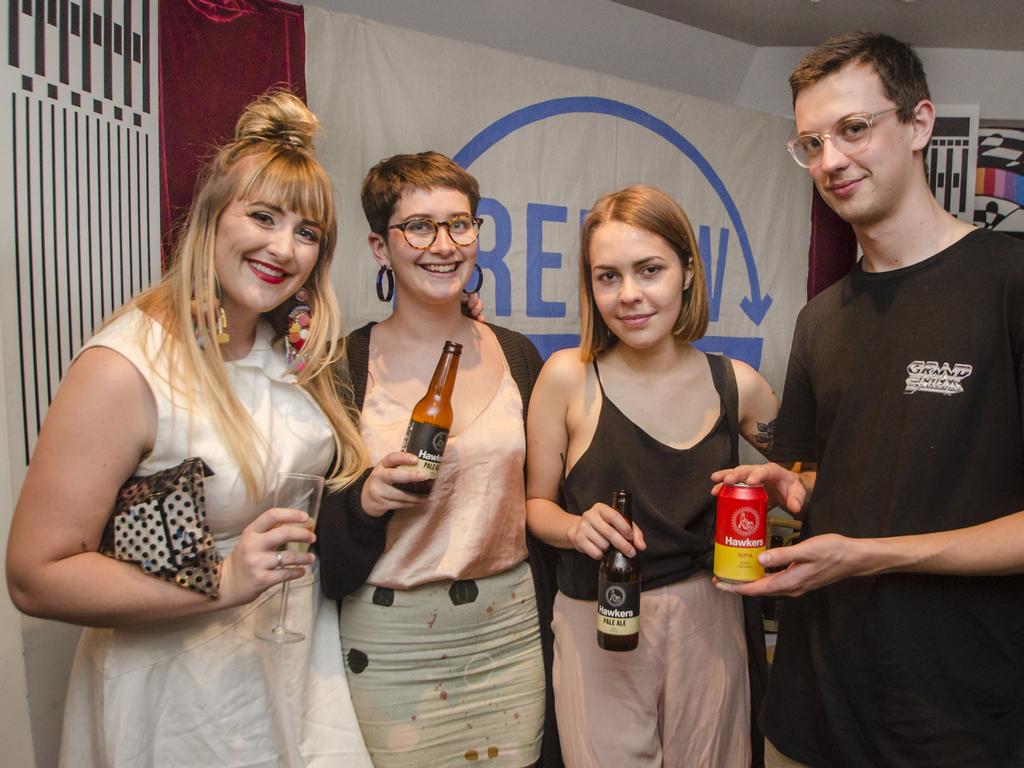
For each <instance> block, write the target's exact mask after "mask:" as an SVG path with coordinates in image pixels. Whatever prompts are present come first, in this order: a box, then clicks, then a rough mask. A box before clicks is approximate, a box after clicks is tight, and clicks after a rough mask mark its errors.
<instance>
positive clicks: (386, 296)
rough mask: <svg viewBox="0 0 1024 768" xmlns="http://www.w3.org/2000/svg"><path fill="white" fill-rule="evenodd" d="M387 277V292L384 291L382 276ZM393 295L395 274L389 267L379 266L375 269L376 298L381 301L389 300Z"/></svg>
mask: <svg viewBox="0 0 1024 768" xmlns="http://www.w3.org/2000/svg"><path fill="white" fill-rule="evenodd" d="M385 275H386V276H387V278H388V292H387V293H386V294H385V293H384V276H385ZM394 295H395V275H394V273H393V272H392V271H391V267H381V268H380V269H378V270H377V298H378V299H380V300H381V301H391V297H392V296H394Z"/></svg>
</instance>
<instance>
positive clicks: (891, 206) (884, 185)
mask: <svg viewBox="0 0 1024 768" xmlns="http://www.w3.org/2000/svg"><path fill="white" fill-rule="evenodd" d="M929 104H930V102H929ZM894 106H895V104H894V103H893V102H892V100H891V99H889V98H888V97H887V96H886V94H885V89H884V87H883V85H882V81H881V79H880V78H879V76H878V74H877V73H876V72H875V70H874V69H873V68H872V67H871V66H870V65H869V64H863V63H859V62H855V63H852V64H847V65H846V66H844V67H843V68H842V69H840V70H838V71H837V72H835V73H834V74H831V75H828V76H827V77H824V78H822V79H821V80H819V81H818V82H816V83H814V84H813V85H810V86H808V87H806V88H805V89H803V90H802V91H800V94H799V95H798V96H797V98H796V104H795V107H794V109H795V113H796V128H797V132H798V133H804V132H814V133H819V134H823V133H827V132H829V131H830V130H831V129H832V126H834V125H835V124H836V123H837V122H838V121H839V120H841V119H843V118H845V117H847V116H849V115H853V114H858V113H871V112H881V111H883V110H887V109H889V108H890V107H894ZM930 134H931V124H930V123H929V124H928V125H927V126H924V125H923V124H922V121H921V120H919V119H917V118H916V117H915V118H913V119H911V121H910V122H909V123H901V122H900V121H899V120H898V119H897V117H896V113H895V112H890V113H888V114H885V115H881V116H879V117H878V118H877V119H876V121H875V124H874V125H873V127H872V128H871V136H870V140H869V141H868V143H867V147H866V148H864V149H861V150H858V151H857V152H855V153H853V154H850V155H844V154H843V153H842V152H840V151H839V150H837V149H836V148H835V145H834V144H833V143H832V142H831V140H828V139H826V140H825V142H824V145H823V149H822V154H821V162H820V164H819V165H817V166H816V167H814V168H811V169H809V170H810V174H811V178H812V179H813V180H814V184H815V186H816V187H817V188H818V192H819V193H820V194H821V196H822V198H823V199H824V200H825V202H826V203H828V205H829V207H831V208H832V210H834V211H835V212H836V213H838V214H839V215H840V216H841V217H842V218H843V219H845V220H846V221H847V222H849V223H850V224H852V225H854V226H855V227H869V226H872V225H874V224H877V223H879V222H881V221H883V220H885V219H886V218H887V217H889V216H891V215H894V214H895V213H896V212H897V211H898V209H899V207H900V205H901V203H902V202H903V201H905V200H907V199H909V197H910V195H909V194H908V191H909V190H910V189H911V188H912V186H913V185H919V184H921V183H922V182H923V174H922V170H921V158H920V155H918V154H915V153H916V152H920V151H923V149H924V148H925V147H926V146H927V144H928V140H929V138H930Z"/></svg>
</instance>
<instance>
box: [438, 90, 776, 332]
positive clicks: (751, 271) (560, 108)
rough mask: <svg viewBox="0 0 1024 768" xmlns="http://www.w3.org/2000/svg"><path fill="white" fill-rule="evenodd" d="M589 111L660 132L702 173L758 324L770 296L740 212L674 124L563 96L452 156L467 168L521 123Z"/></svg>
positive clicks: (517, 115) (507, 120) (502, 122)
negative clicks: (743, 273)
mask: <svg viewBox="0 0 1024 768" xmlns="http://www.w3.org/2000/svg"><path fill="white" fill-rule="evenodd" d="M580 113H590V114H597V115H608V116H610V117H618V118H621V119H623V120H628V121H630V122H632V123H635V124H637V125H639V126H642V127H643V128H646V129H648V130H649V131H652V132H653V133H655V134H657V135H658V136H661V137H662V138H663V139H665V140H666V141H667V142H669V143H670V144H671V145H672V146H674V147H675V148H676V149H678V150H679V151H680V152H682V153H683V155H685V156H686V157H687V158H688V159H689V160H690V161H691V162H692V163H693V164H694V165H695V166H696V167H697V169H698V170H699V171H700V172H701V174H703V176H704V178H705V179H706V180H707V182H708V183H709V184H710V185H711V188H712V189H714V190H715V193H716V194H717V195H718V197H719V199H720V200H721V201H722V205H723V206H724V207H725V211H726V213H727V214H728V216H729V221H730V222H732V225H733V227H734V228H735V230H736V236H737V238H738V240H739V244H740V251H741V252H742V254H743V261H744V263H745V264H746V268H747V279H748V281H749V283H750V296H749V297H747V298H744V299H743V300H742V301H741V302H740V306H741V308H742V310H743V312H744V313H745V314H746V315H747V317H749V318H750V319H751V320H752V321H753V322H754V324H755V325H760V324H761V320H762V319H764V315H765V313H766V312H767V311H768V308H769V307H770V306H771V303H772V298H771V296H768V295H767V294H765V295H763V296H762V295H761V289H760V284H759V280H758V276H757V266H756V264H755V263H754V255H753V252H752V251H751V249H750V240H749V238H748V237H747V230H746V228H745V227H744V226H743V220H742V218H741V217H740V212H739V210H738V209H737V208H736V203H735V202H733V199H732V196H731V195H730V194H729V191H728V190H727V189H726V188H725V184H724V183H723V182H722V179H721V177H719V175H718V174H717V173H716V172H715V169H714V168H712V167H711V164H710V163H709V162H708V161H707V160H706V159H705V158H704V156H703V155H702V154H701V153H700V152H699V151H698V150H697V148H696V147H695V146H693V144H691V143H690V142H689V141H687V140H686V138H685V137H684V136H683V135H682V134H681V133H679V131H677V130H676V129H675V128H673V127H672V126H671V125H669V124H668V123H666V122H665V121H664V120H659V119H658V118H657V117H655V116H654V115H652V114H650V113H649V112H645V111H644V110H642V109H639V108H637V107H634V106H633V105H631V104H626V103H624V102H621V101H615V100H614V99H605V98H601V97H598V96H566V97H563V98H558V99H549V100H548V101H541V102H538V103H536V104H531V105H530V106H527V107H523V108H522V109H517V110H516V111H515V112H511V113H509V114H507V115H505V116H504V117H502V118H500V119H499V120H496V121H495V122H493V123H491V124H490V125H489V126H487V127H486V128H484V129H483V130H482V131H480V132H479V133H478V134H477V135H476V136H474V137H473V138H472V139H470V140H469V142H467V144H466V145H465V146H464V147H463V148H462V149H460V150H459V151H458V152H457V153H456V154H455V157H454V158H453V159H454V160H455V162H456V163H458V164H459V165H461V166H462V167H463V168H467V169H468V168H469V167H470V166H471V165H472V164H473V163H474V162H476V160H478V159H479V158H480V156H481V155H483V153H484V152H486V151H487V150H489V149H490V148H491V147H493V146H494V145H495V144H497V143H498V142H499V141H501V140H502V139H504V138H505V137H506V136H508V135H510V134H512V133H514V132H515V131H517V130H519V129H520V128H523V127H524V126H527V125H530V124H532V123H537V122H540V121H541V120H546V119H548V118H550V117H556V116H558V115H569V114H580Z"/></svg>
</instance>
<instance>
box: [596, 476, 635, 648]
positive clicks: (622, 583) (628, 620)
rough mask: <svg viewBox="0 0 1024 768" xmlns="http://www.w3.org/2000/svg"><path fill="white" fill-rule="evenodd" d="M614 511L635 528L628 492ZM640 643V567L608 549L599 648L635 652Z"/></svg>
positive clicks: (601, 573) (616, 498)
mask: <svg viewBox="0 0 1024 768" xmlns="http://www.w3.org/2000/svg"><path fill="white" fill-rule="evenodd" d="M612 507H614V508H615V511H616V512H618V513H619V514H620V515H622V516H623V517H624V518H626V522H627V523H629V524H630V525H632V523H633V509H632V498H631V497H630V495H629V492H628V491H615V493H614V494H612ZM639 642H640V564H639V563H638V562H637V561H636V558H635V557H626V556H625V555H624V554H622V552H620V551H619V550H617V549H616V548H615V547H609V548H608V551H607V552H605V554H604V559H603V560H602V561H601V566H600V568H599V569H598V576H597V644H598V646H599V647H601V648H604V650H606V651H632V650H633V649H634V648H636V646H637V644H638V643H639Z"/></svg>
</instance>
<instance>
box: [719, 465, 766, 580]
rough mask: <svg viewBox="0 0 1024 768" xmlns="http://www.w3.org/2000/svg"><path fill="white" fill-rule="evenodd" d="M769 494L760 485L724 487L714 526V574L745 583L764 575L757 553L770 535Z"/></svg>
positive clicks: (760, 551)
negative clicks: (768, 529)
mask: <svg viewBox="0 0 1024 768" xmlns="http://www.w3.org/2000/svg"><path fill="white" fill-rule="evenodd" d="M767 525H768V494H767V493H765V490H764V488H762V487H761V486H759V485H745V484H743V483H737V484H736V485H725V486H722V490H721V492H720V493H719V494H718V517H717V522H716V526H715V576H717V577H718V578H719V579H720V580H722V581H727V582H730V583H733V584H742V583H745V582H748V581H754V580H755V579H760V578H761V577H762V576H764V566H763V565H761V563H760V562H758V560H757V556H758V555H760V554H761V553H762V552H764V550H765V543H766V539H767V537H768V534H767Z"/></svg>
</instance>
